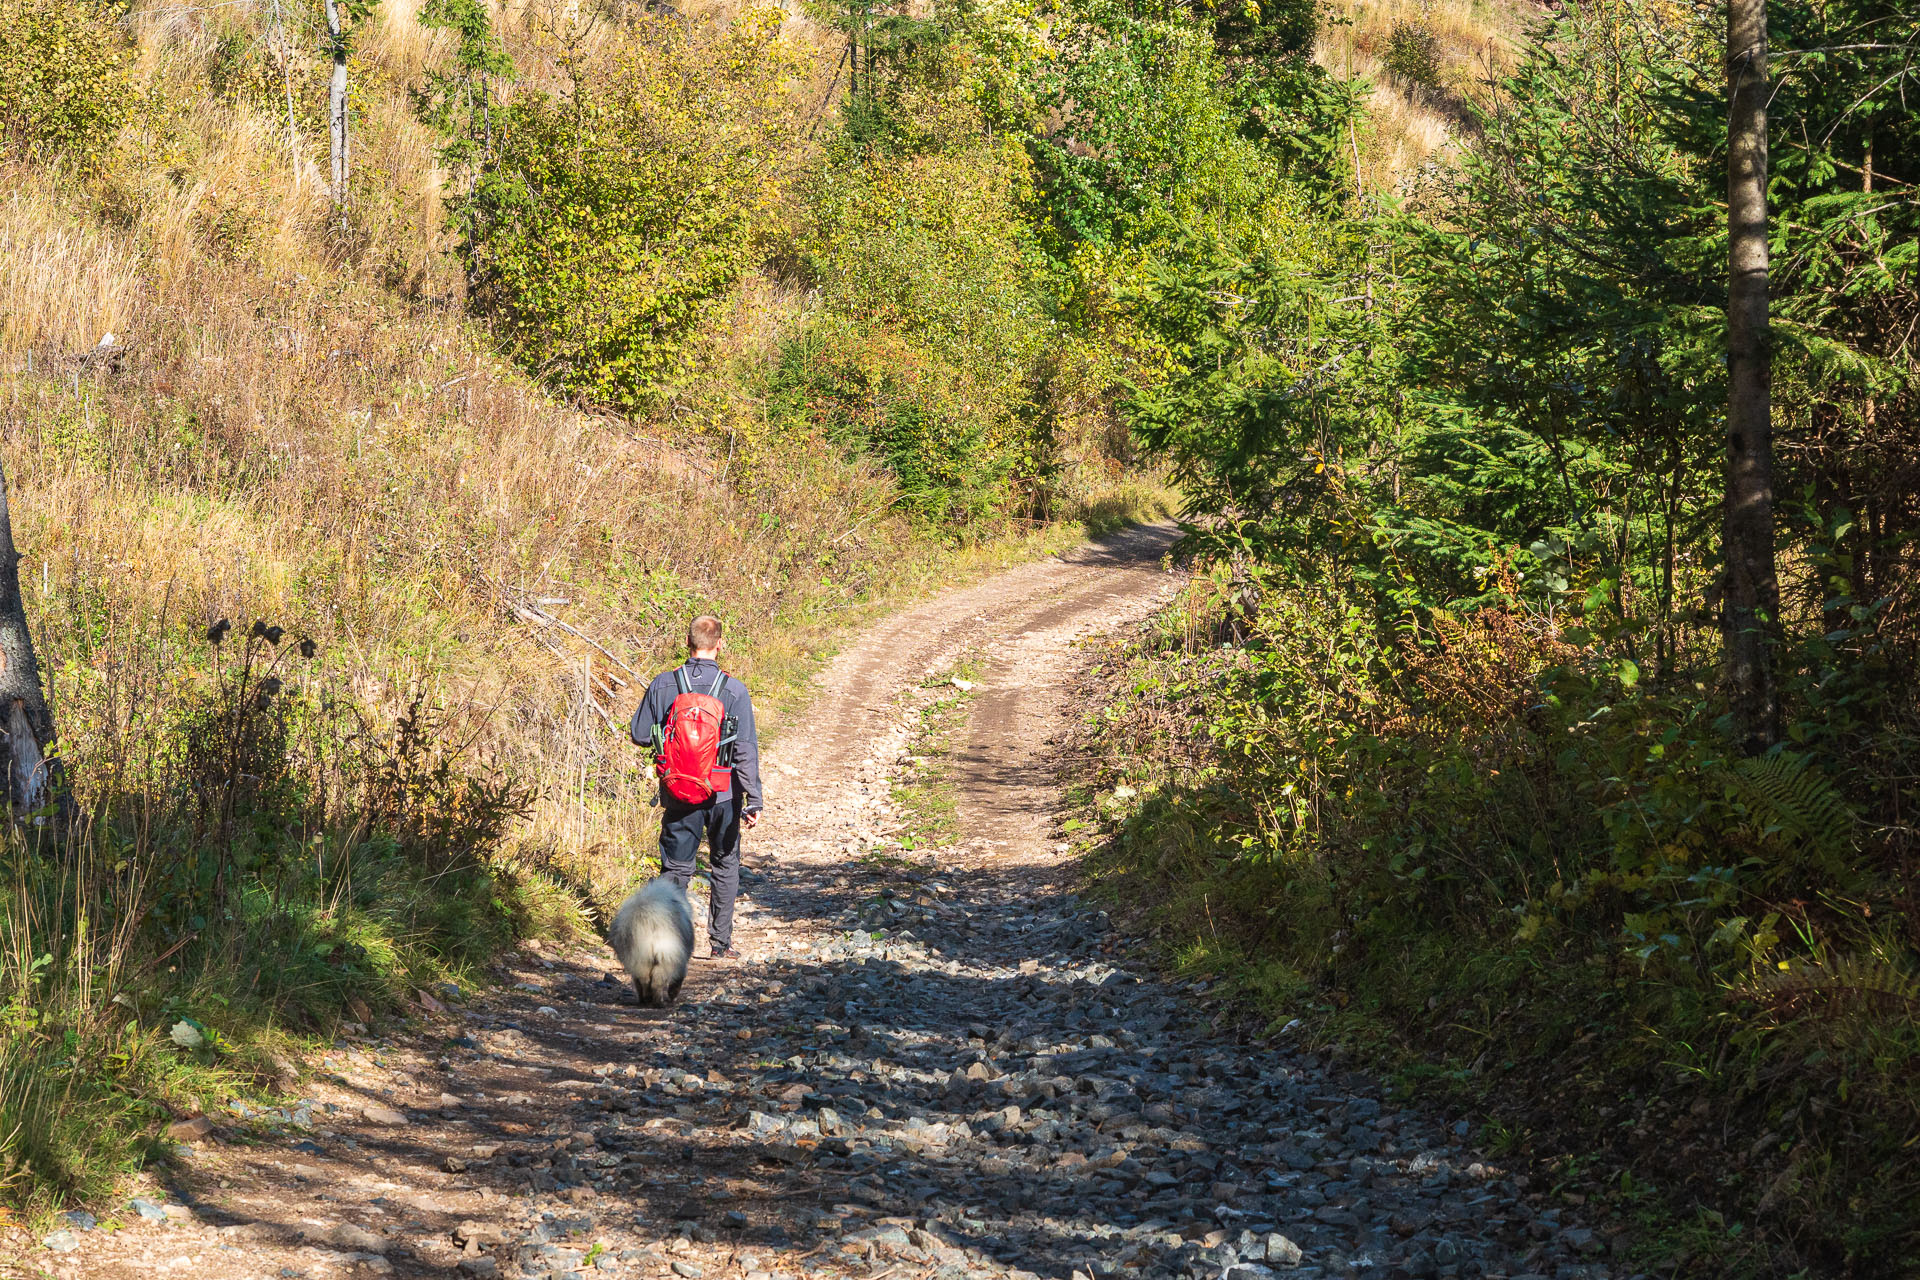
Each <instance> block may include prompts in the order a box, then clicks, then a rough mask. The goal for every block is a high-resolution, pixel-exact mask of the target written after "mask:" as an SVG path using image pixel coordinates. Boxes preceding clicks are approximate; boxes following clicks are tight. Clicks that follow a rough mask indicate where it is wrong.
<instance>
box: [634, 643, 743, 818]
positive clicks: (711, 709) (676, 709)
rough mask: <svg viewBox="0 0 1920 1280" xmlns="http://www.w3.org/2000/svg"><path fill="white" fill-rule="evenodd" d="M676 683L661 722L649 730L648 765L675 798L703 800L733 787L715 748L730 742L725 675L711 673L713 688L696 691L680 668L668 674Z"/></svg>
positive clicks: (705, 800) (704, 801)
mask: <svg viewBox="0 0 1920 1280" xmlns="http://www.w3.org/2000/svg"><path fill="white" fill-rule="evenodd" d="M673 678H674V680H675V682H677V683H678V684H679V686H680V692H679V693H678V694H677V695H676V696H675V697H674V699H673V705H671V706H669V707H668V708H667V718H666V722H665V723H664V724H661V725H657V726H655V728H654V731H653V752H654V754H653V767H654V770H655V771H656V772H658V773H659V775H660V780H661V781H662V782H664V783H665V784H666V786H667V790H668V791H669V792H671V793H672V795H673V797H674V798H675V799H677V800H682V801H685V802H686V803H687V804H704V803H706V802H707V801H708V800H710V799H712V798H713V795H714V793H715V792H718V791H726V790H728V789H730V788H731V787H732V786H733V770H732V769H731V768H730V767H729V766H727V765H723V764H721V763H720V749H721V748H722V747H724V746H726V745H727V744H728V743H730V742H732V741H733V737H734V734H733V721H732V720H730V719H729V718H728V717H727V708H726V706H725V705H724V704H723V703H722V702H721V701H720V690H722V689H723V688H725V687H726V684H727V673H726V672H724V671H722V672H719V673H717V674H716V675H715V676H714V677H713V688H712V689H710V690H708V691H707V692H706V693H695V692H694V689H693V682H692V681H691V680H689V679H687V670H686V668H685V667H682V668H680V669H679V670H677V671H675V672H674V673H673Z"/></svg>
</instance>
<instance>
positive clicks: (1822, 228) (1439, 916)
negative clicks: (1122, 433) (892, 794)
mask: <svg viewBox="0 0 1920 1280" xmlns="http://www.w3.org/2000/svg"><path fill="white" fill-rule="evenodd" d="M1767 8H1768V10H1769V14H1770V19H1771V22H1772V40H1773V50H1774V53H1773V57H1774V62H1773V72H1772V74H1773V76H1774V77H1775V79H1774V84H1773V88H1772V95H1771V99H1770V110H1771V121H1770V128H1771V136H1772V139H1773V148H1774V151H1773V163H1774V167H1773V170H1772V182H1771V205H1772V208H1771V214H1772V227H1773V231H1772V249H1773V275H1772V290H1773V329H1772V343H1773V345H1772V350H1771V367H1772V396H1773V404H1772V414H1773V417H1772V421H1773V427H1774V432H1775V437H1774V444H1773V449H1774V453H1773V459H1774V462H1773V466H1774V475H1773V480H1772V493H1773V501H1774V510H1773V517H1772V518H1773V529H1772V532H1771V534H1769V535H1768V537H1769V538H1770V540H1771V546H1770V547H1768V546H1764V545H1763V547H1762V550H1763V551H1765V552H1766V553H1767V555H1768V556H1769V558H1770V561H1771V562H1772V563H1775V564H1777V566H1778V569H1777V572H1778V584H1779V600H1778V606H1777V609H1775V608H1771V607H1768V608H1765V609H1763V612H1762V615H1761V621H1760V623H1758V624H1756V625H1757V626H1758V627H1759V628H1760V629H1761V632H1762V633H1763V635H1764V644H1765V652H1766V654H1767V656H1768V659H1769V661H1770V663H1771V680H1772V684H1771V686H1770V689H1762V690H1761V691H1760V693H1761V696H1760V697H1759V698H1758V700H1757V701H1756V700H1755V698H1754V697H1753V696H1752V693H1753V690H1754V689H1755V688H1757V687H1758V686H1756V685H1755V684H1754V682H1752V681H1751V680H1748V679H1747V678H1746V677H1744V676H1741V675H1740V674H1739V672H1738V671H1737V670H1735V666H1736V664H1735V662H1734V660H1733V656H1732V655H1735V654H1737V653H1739V652H1741V651H1742V650H1740V649H1739V648H1738V645H1739V644H1741V643H1745V642H1746V640H1747V639H1748V638H1749V636H1750V635H1751V634H1752V633H1750V632H1743V631H1741V624H1739V623H1737V622H1729V618H1730V616H1732V615H1731V614H1730V611H1731V610H1733V609H1734V601H1733V599H1732V597H1731V595H1730V592H1731V591H1732V590H1733V587H1732V586H1730V585H1729V581H1730V580H1729V578H1728V576H1727V573H1726V569H1725V566H1726V565H1727V563H1728V561H1729V558H1730V550H1729V549H1730V548H1731V547H1732V546H1733V544H1732V542H1731V539H1732V538H1733V537H1734V533H1733V530H1732V523H1733V522H1732V521H1731V519H1729V521H1728V522H1727V523H1725V524H1723V519H1722V515H1723V509H1724V508H1726V507H1727V506H1729V505H1730V504H1732V503H1733V501H1734V499H1733V498H1732V497H1731V496H1729V495H1730V492H1731V491H1730V490H1729V488H1728V484H1729V482H1728V475H1727V466H1726V458H1727V451H1728V443H1729V440H1728V408H1727V406H1728V372H1727V368H1728V366H1727V360H1726V350H1727V319H1726V314H1727V313H1726V307H1727V298H1728V284H1727V274H1726V273H1727V252H1728V240H1727V235H1728V233H1727V214H1726V205H1725V203H1724V200H1725V194H1726V190H1727V186H1726V183H1727V176H1726V175H1727V145H1728V130H1727V120H1728V113H1727V108H1726V92H1727V89H1726V75H1725V70H1724V57H1725V39H1726V33H1725V25H1724V24H1725V13H1724V10H1722V9H1718V8H1716V9H1712V10H1684V9H1668V8H1665V7H1662V6H1657V5H1637V4H1612V3H1605V2H1601V3H1594V4H1588V5H1582V6H1569V7H1567V8H1566V9H1564V10H1562V11H1559V12H1558V13H1557V14H1555V15H1554V16H1552V17H1551V19H1550V20H1544V21H1543V22H1542V23H1541V25H1539V26H1537V27H1536V28H1534V29H1532V30H1531V31H1530V32H1529V33H1528V34H1527V35H1526V37H1525V38H1524V39H1523V40H1522V41H1520V42H1519V43H1518V44H1517V45H1516V46H1515V47H1514V49H1513V51H1512V53H1511V55H1510V59H1509V60H1508V61H1506V62H1505V63H1503V64H1501V66H1500V67H1497V68H1496V70H1497V71H1498V72H1499V74H1497V75H1496V76H1494V77H1493V78H1492V79H1491V80H1490V81H1489V82H1485V83H1482V84H1481V85H1480V86H1479V87H1478V88H1477V89H1476V90H1474V91H1473V92H1471V93H1465V94H1463V95H1462V96H1461V99H1460V102H1459V104H1458V105H1459V109H1461V110H1463V111H1466V112H1468V119H1469V121H1470V127H1469V128H1465V129H1463V130H1462V131H1461V132H1459V133H1458V134H1457V135H1456V138H1455V140H1454V141H1453V143H1452V144H1451V152H1450V154H1447V155H1437V157H1436V161H1435V163H1434V164H1433V165H1431V166H1429V168H1428V169H1427V171H1426V173H1425V176H1424V177H1423V178H1421V179H1420V180H1418V181H1416V182H1414V183H1412V184H1411V185H1410V186H1409V187H1408V188H1407V191H1408V193H1409V196H1410V198H1409V199H1408V200H1407V201H1406V202H1405V203H1403V204H1401V205H1400V206H1398V207H1397V208H1396V207H1391V206H1385V205H1381V204H1376V203H1372V202H1366V201H1360V202H1355V201H1348V202H1346V203H1344V204H1342V205H1340V206H1339V207H1337V208H1329V207H1328V206H1327V205H1326V204H1325V203H1320V204H1315V203H1313V202H1312V200H1311V199H1310V198H1309V195H1308V192H1309V191H1310V187H1307V188H1305V189H1301V190H1299V191H1298V193H1297V194H1294V195H1292V196H1288V195H1286V194H1277V195H1276V196H1275V198H1274V199H1275V204H1276V206H1278V207H1284V208H1290V209H1298V210H1299V211H1300V212H1299V213H1298V214H1297V215H1294V217H1295V219H1296V220H1289V219H1288V218H1280V219H1269V220H1267V221H1265V222H1263V223H1262V224H1260V229H1259V231H1258V232H1257V233H1248V232H1245V231H1242V230H1240V229H1238V228H1235V227H1233V226H1232V224H1231V223H1230V222H1229V223H1225V224H1224V225H1223V226H1222V233H1221V234H1215V235H1211V236H1208V237H1206V238H1204V239H1197V240H1195V241H1194V242H1193V243H1192V244H1191V245H1190V247H1189V248H1188V249H1187V251H1186V253H1185V254H1183V255H1182V257H1181V259H1180V260H1178V261H1176V262H1165V263H1163V264H1161V265H1160V266H1159V267H1158V268H1156V269H1155V270H1154V271H1152V272H1151V273H1149V274H1147V275H1146V277H1145V278H1144V279H1143V280H1142V281H1141V284H1140V287H1139V294H1138V296H1139V297H1140V299H1141V305H1142V307H1143V310H1144V314H1145V315H1146V316H1147V321H1146V323H1147V324H1148V326H1149V328H1150V329H1151V330H1152V331H1153V332H1155V333H1156V334H1158V335H1159V336H1160V338H1161V339H1162V341H1163V342H1164V344H1165V345H1164V350H1165V351H1166V353H1167V367H1166V374H1165V376H1164V377H1162V378H1160V379H1159V380H1157V381H1156V382H1154V383H1153V384H1152V385H1150V386H1142V387H1141V388H1140V389H1139V390H1138V391H1137V392H1136V393H1135V394H1134V395H1132V396H1131V397H1130V398H1129V399H1128V401H1127V402H1126V404H1125V406H1124V413H1125V416H1126V417H1127V419H1128V421H1129V423H1130V425H1131V426H1132V427H1133V429H1134V431H1135V432H1136V434H1137V436H1138V438H1139V439H1140V440H1141V441H1142V442H1143V444H1144V445H1145V446H1146V447H1147V448H1148V449H1149V450H1150V451H1151V453H1152V454H1154V455H1155V456H1158V457H1161V458H1164V459H1166V460H1168V461H1170V462H1171V464H1172V465H1173V468H1174V476H1175V478H1176V481H1177V483H1178V484H1179V485H1180V487H1181V489H1182V492H1183V494H1184V496H1185V498H1186V500H1187V503H1188V507H1187V518H1188V523H1189V528H1190V532H1189V535H1188V539H1187V545H1188V547H1189V548H1190V549H1191V550H1192V552H1193V553H1194V554H1195V556H1196V557H1197V558H1198V560H1199V563H1200V565H1201V567H1202V573H1201V575H1200V576H1199V577H1198V578H1197V579H1196V580H1195V583H1194V585H1193V588H1192V592H1191V594H1190V595H1189V596H1188V597H1187V598H1186V599H1185V600H1184V601H1183V602H1182V603H1181V604H1179V605H1178V606H1177V607H1175V608H1173V609H1172V610H1170V611H1169V612H1167V613H1166V614H1165V615H1163V616H1162V617H1161V618H1160V619H1159V621H1158V623H1157V624H1156V625H1155V626H1154V627H1153V628H1152V629H1151V630H1150V631H1149V632H1148V633H1146V634H1145V635H1143V636H1141V637H1139V638H1138V639H1137V641H1136V642H1134V643H1132V644H1131V645H1130V646H1126V647H1123V648H1120V649H1117V650H1116V651H1115V652H1113V653H1112V654H1110V655H1109V656H1108V659H1107V662H1106V670H1105V673H1104V674H1105V676H1106V678H1107V679H1108V680H1109V682H1110V685H1109V693H1110V699H1109V705H1108V706H1107V708H1106V710H1105V711H1104V713H1103V714H1102V716H1101V717H1100V718H1099V719H1098V721H1097V722H1096V724H1095V726H1094V731H1093V732H1091V733H1090V734H1089V736H1088V744H1087V749H1088V752H1089V774H1088V776H1087V779H1086V785H1087V787H1088V793H1087V795H1086V797H1085V800H1086V802H1087V812H1086V813H1085V814H1083V816H1082V819H1081V820H1082V821H1090V822H1097V824H1098V826H1099V838H1098V839H1097V840H1096V841H1095V842H1094V843H1095V855H1094V867H1095V874H1096V876H1097V878H1098V879H1099V880H1100V881H1101V882H1102V884H1103V886H1104V888H1105V889H1106V891H1108V892H1110V893H1111V894H1112V895H1113V896H1114V898H1115V899H1116V900H1117V901H1119V902H1120V903H1123V904H1133V905H1134V906H1135V907H1136V909H1137V910H1138V912H1139V913H1140V916H1141V918H1142V920H1143V921H1144V922H1146V923H1148V924H1150V925H1151V927H1152V928H1153V929H1154V930H1155V932H1156V936H1157V938H1158V939H1159V941H1160V943H1161V944H1162V945H1163V946H1164V948H1165V950H1166V953H1167V955H1168V956H1169V958H1171V959H1172V960H1174V961H1176V962H1177V963H1179V964H1181V965H1184V966H1186V967H1187V968H1189V969H1190V970H1191V971H1193V972H1195V973H1197V974H1206V975H1209V976H1210V977H1217V978H1220V979H1224V980H1225V981H1227V982H1228V983H1229V984H1230V985H1231V987H1232V988H1234V989H1236V990H1237V991H1239V992H1240V993H1241V994H1242V995H1243V996H1244V997H1245V998H1247V999H1248V1000H1250V1001H1253V1002H1256V1003H1257V1004H1258V1005H1259V1006H1260V1007H1261V1008H1263V1009H1265V1010H1266V1011H1267V1012H1268V1013H1269V1014H1270V1015H1271V1016H1272V1017H1273V1018H1275V1019H1276V1021H1277V1023H1278V1024H1279V1025H1287V1024H1289V1023H1294V1020H1296V1019H1297V1020H1298V1022H1297V1023H1296V1024H1295V1025H1293V1027H1292V1030H1291V1032H1290V1034H1292V1035H1296V1036H1300V1037H1305V1038H1307V1039H1309V1040H1312V1041H1314V1042H1317V1043H1321V1044H1340V1045H1345V1046H1357V1047H1359V1048H1361V1049H1362V1050H1363V1051H1365V1052H1367V1053H1368V1054H1370V1055H1371V1056H1372V1057H1374V1058H1375V1060H1377V1061H1382V1062H1385V1063H1387V1064H1389V1065H1390V1066H1391V1067H1392V1068H1393V1069H1394V1070H1395V1071H1396V1072H1397V1073H1398V1077H1399V1079H1400V1080H1401V1081H1402V1082H1403V1083H1404V1084H1405V1085H1406V1086H1407V1087H1408V1088H1410V1089H1412V1090H1414V1091H1415V1092H1416V1093H1418V1094H1420V1095H1423V1096H1427V1097H1435V1098H1439V1099H1443V1100H1446V1101H1448V1102H1450V1103H1452V1104H1454V1105H1457V1106H1459V1107H1460V1108H1461V1109H1462V1110H1463V1111H1464V1112H1466V1113H1469V1114H1473V1115H1477V1116H1478V1117H1480V1118H1481V1119H1482V1120H1483V1121H1484V1123H1485V1125H1486V1128H1485V1130H1484V1132H1485V1134H1486V1136H1487V1138H1488V1140H1489V1141H1490V1142H1492V1143H1493V1145H1494V1147H1495V1149H1496V1150H1499V1151H1518V1152H1525V1153H1529V1154H1534V1155H1546V1156H1551V1157H1558V1158H1560V1159H1561V1163H1560V1164H1559V1166H1558V1167H1559V1168H1560V1169H1561V1170H1562V1172H1563V1175H1564V1185H1563V1187H1562V1190H1564V1191H1566V1192H1567V1193H1569V1194H1574V1195H1578V1196H1581V1197H1584V1198H1589V1199H1593V1198H1600V1199H1606V1200H1610V1201H1612V1202H1614V1203H1615V1204H1616V1205H1617V1206H1618V1208H1619V1209H1620V1210H1621V1214H1620V1216H1619V1219H1618V1220H1619V1221H1621V1222H1633V1221H1635V1220H1636V1219H1637V1220H1639V1221H1640V1225H1641V1226H1642V1228H1643V1230H1642V1233H1641V1235H1640V1237H1639V1242H1638V1244H1637V1246H1636V1247H1637V1248H1639V1249H1640V1250H1641V1252H1640V1253H1639V1254H1638V1255H1636V1257H1635V1258H1634V1262H1635V1264H1636V1265H1637V1266H1639V1267H1649V1268H1654V1269H1656V1270H1657V1271H1658V1273H1659V1274H1663V1275H1670V1274H1679V1275H1698V1276H1726V1275H1859V1276H1900V1275H1910V1274H1913V1273H1914V1272H1915V1270H1916V1268H1917V1267H1920V1227H1917V1225H1916V1224H1920V1166H1916V1164H1915V1162H1914V1161H1913V1159H1912V1158H1911V1157H1912V1152H1913V1150H1914V1146H1915V1144H1916V1142H1920V1077H1916V1075H1915V1070H1914V1067H1915V1063H1916V1062H1920V904H1916V902H1915V900H1914V887H1915V884H1916V879H1915V873H1916V868H1917V867H1920V862H1916V857H1917V856H1920V849H1917V848H1916V845H1915V841H1914V838H1913V834H1912V829H1911V827H1912V824H1911V819H1910V811H1911V809H1912V805H1913V798H1914V797H1913V789H1912V786H1911V783H1910V779H1911V778H1912V777H1913V776H1914V772H1915V767H1916V762H1917V761H1920V735H1917V734H1916V724H1920V714H1917V713H1920V703H1916V701H1915V688H1916V682H1915V674H1916V665H1917V664H1920V650H1916V647H1915V643H1914V641H1915V636H1916V634H1920V631H1917V630H1916V621H1917V618H1916V613H1915V598H1914V593H1913V590H1912V583H1913V582H1914V581H1915V580H1916V578H1915V571H1916V565H1915V563H1914V559H1913V556H1914V548H1915V546H1916V532H1917V531H1920V524H1916V511H1917V510H1920V507H1917V506H1916V495H1917V494H1920V472H1917V471H1916V470H1915V466H1914V454H1913V450H1912V448H1911V443H1912V440H1913V438H1914V432H1915V428H1916V424H1920V363H1916V355H1915V349H1914V346H1913V343H1912V334H1913V330H1914V325H1915V322H1916V318H1920V283H1917V279H1920V278H1917V274H1916V273H1917V272H1920V199H1916V195H1915V193H1916V190H1917V188H1916V187H1915V185H1914V183H1915V182H1916V181H1920V172H1915V170H1914V167H1913V157H1915V156H1916V155H1920V116H1917V115H1916V114H1915V111H1914V108H1913V105H1912V102H1913V97H1912V95H1913V93H1914V91H1915V89H1916V88H1920V86H1916V84H1915V82H1914V80H1913V71H1912V67H1913V63H1912V61H1911V60H1912V57H1913V53H1914V51H1915V49H1916V47H1917V46H1916V44H1915V41H1916V39H1920V28H1916V26H1915V25H1914V16H1913V14H1912V12H1911V10H1910V7H1903V6H1899V5H1892V4H1885V3H1871V2H1868V3H1858V4H1855V3H1848V4H1838V5H1833V4H1819V5H1814V4H1802V3H1797V2H1795V0H1776V2H1775V3H1772V4H1769V5H1768V6H1767ZM1869 33H1870V34H1869ZM1428 34H1429V35H1431V34H1433V33H1432V32H1429V33H1428ZM1414 37H1419V38H1414ZM1446 57H1447V53H1446V43H1445V42H1444V41H1439V40H1429V39H1426V38H1425V37H1424V36H1420V34H1419V33H1418V32H1415V33H1413V35H1411V36H1409V35H1407V34H1406V33H1405V32H1400V31H1396V32H1394V33H1392V34H1391V36H1390V39H1389V41H1388V43H1387V47H1386V48H1385V49H1384V51H1383V53H1382V59H1383V65H1384V67H1385V73H1386V74H1387V75H1390V76H1392V77H1395V78H1396V79H1398V80H1400V81H1402V82H1407V81H1412V82H1419V81H1422V80H1424V79H1427V78H1430V76H1429V73H1430V72H1431V70H1432V68H1433V67H1434V65H1436V64H1435V62H1434V61H1433V60H1434V59H1436V58H1437V59H1439V60H1440V64H1439V65H1445V60H1446ZM1442 79H1443V80H1444V77H1442ZM1429 101H1438V99H1437V98H1429ZM1449 109H1451V108H1449ZM1896 157H1898V158H1897V159H1896ZM1289 200H1292V201H1293V203H1291V204H1289ZM1733 443H1734V444H1735V446H1736V447H1743V446H1742V445H1741V442H1740V441H1738V440H1736V441H1734V442H1733ZM1743 680H1744V681H1745V683H1744V684H1743V683H1742V681H1743ZM1742 690H1745V691H1746V692H1745V693H1744V694H1743V693H1742ZM1768 698H1774V699H1776V700H1777V701H1776V703H1775V705H1774V707H1773V708H1772V709H1769V707H1768V705H1767V699H1768ZM1622 1247H1623V1248H1625V1247H1626V1246H1625V1241H1624V1239H1623V1242H1622Z"/></svg>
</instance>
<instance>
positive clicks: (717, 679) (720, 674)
mask: <svg viewBox="0 0 1920 1280" xmlns="http://www.w3.org/2000/svg"><path fill="white" fill-rule="evenodd" d="M726 687H727V673H726V672H724V671H716V672H714V673H713V688H712V689H710V690H708V693H709V694H710V696H712V697H715V698H717V697H719V696H720V691H721V690H722V689H724V688H726Z"/></svg>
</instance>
